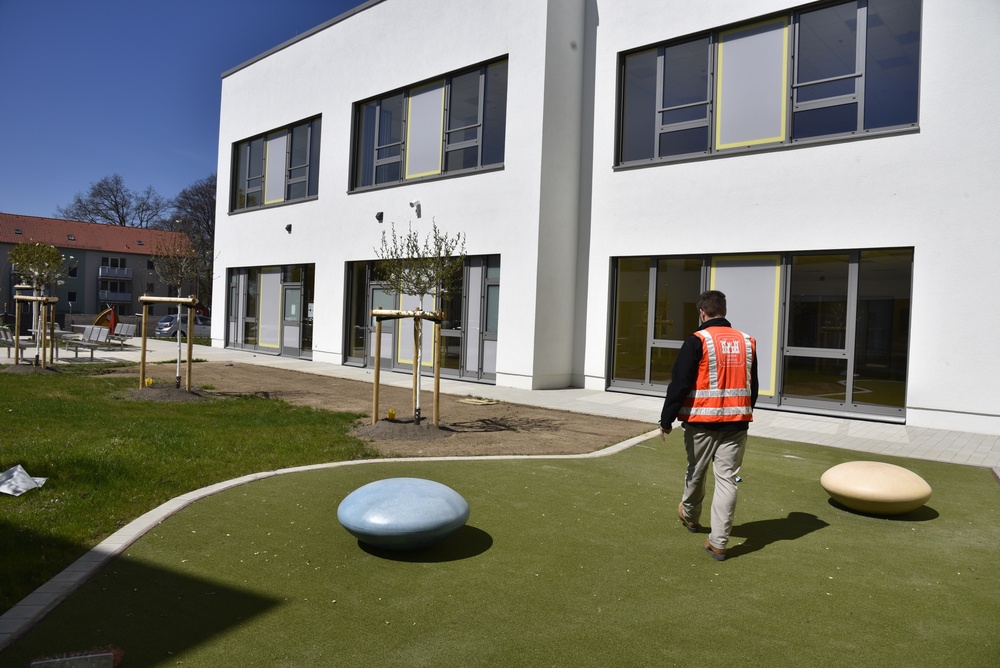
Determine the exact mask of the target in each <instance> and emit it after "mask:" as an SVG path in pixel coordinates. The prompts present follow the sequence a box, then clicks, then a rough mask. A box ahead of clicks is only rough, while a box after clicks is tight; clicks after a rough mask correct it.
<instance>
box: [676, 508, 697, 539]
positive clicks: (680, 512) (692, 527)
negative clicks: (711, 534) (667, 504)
mask: <svg viewBox="0 0 1000 668" xmlns="http://www.w3.org/2000/svg"><path fill="white" fill-rule="evenodd" d="M677 519H679V520H680V521H681V524H683V525H684V528H686V529H687V530H688V531H690V532H691V533H696V532H697V531H699V530H700V529H701V525H700V524H698V523H697V522H692V521H691V520H689V519H688V518H687V516H686V515H685V514H684V504H683V503H678V504H677Z"/></svg>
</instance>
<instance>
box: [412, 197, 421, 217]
mask: <svg viewBox="0 0 1000 668" xmlns="http://www.w3.org/2000/svg"><path fill="white" fill-rule="evenodd" d="M410 208H411V209H413V210H414V211H416V212H417V218H419V217H420V200H418V199H415V200H413V201H412V202H410Z"/></svg>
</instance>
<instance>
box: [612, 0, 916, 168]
mask: <svg viewBox="0 0 1000 668" xmlns="http://www.w3.org/2000/svg"><path fill="white" fill-rule="evenodd" d="M920 9H921V0H852V1H851V2H839V3H835V4H829V5H824V6H821V7H818V8H814V7H812V6H810V7H809V8H808V9H801V10H796V11H793V12H791V14H790V15H784V16H776V17H772V18H768V19H764V20H760V21H756V22H753V23H750V24H745V25H739V26H735V27H732V28H727V29H725V30H718V31H713V32H710V33H707V34H703V35H697V36H693V37H688V38H683V39H680V40H676V41H672V42H668V43H664V44H661V45H659V46H656V47H652V48H648V49H644V50H642V51H637V52H633V53H629V54H626V55H624V56H623V57H622V67H621V80H622V85H621V91H622V92H621V97H620V99H619V132H618V154H617V164H629V163H637V162H643V161H652V160H669V159H675V158H690V157H694V156H697V155H708V154H713V153H721V152H725V151H729V150H739V149H746V148H751V147H752V148H757V147H768V146H780V145H787V144H791V143H795V142H798V141H805V140H814V139H819V138H822V139H828V138H847V137H851V136H856V135H859V134H864V133H868V132H873V131H884V130H891V129H902V128H910V127H915V126H916V125H917V111H918V93H919V62H920Z"/></svg>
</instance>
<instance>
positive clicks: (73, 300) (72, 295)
mask: <svg viewBox="0 0 1000 668" xmlns="http://www.w3.org/2000/svg"><path fill="white" fill-rule="evenodd" d="M66 301H68V302H69V303H70V304H74V303H76V293H75V292H73V291H72V290H71V291H70V292H67V293H66Z"/></svg>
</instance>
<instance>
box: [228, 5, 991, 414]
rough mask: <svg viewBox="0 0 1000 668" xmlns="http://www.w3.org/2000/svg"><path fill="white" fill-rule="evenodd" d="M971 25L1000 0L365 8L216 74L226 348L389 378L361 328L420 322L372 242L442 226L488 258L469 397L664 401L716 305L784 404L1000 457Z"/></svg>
mask: <svg viewBox="0 0 1000 668" xmlns="http://www.w3.org/2000/svg"><path fill="white" fill-rule="evenodd" d="M970 17H975V23H976V24H977V25H982V26H985V27H986V28H987V29H989V28H990V27H1000V5H997V4H996V3H990V2H984V1H982V0H958V1H957V2H952V3H944V2H941V0H922V1H921V0H851V1H835V2H812V3H802V4H789V3H788V2H781V1H777V0H752V1H748V2H742V3H729V2H722V1H721V0H719V1H711V2H700V3H689V2H681V1H679V0H616V1H615V2H605V1H602V0H546V1H539V0H508V1H503V2H501V1H499V0H496V1H494V0H481V1H480V2H477V3H471V4H470V3H462V4H461V5H460V10H459V7H458V3H455V2H454V1H453V0H450V1H449V0H436V1H433V2H422V3H406V2H402V1H401V0H372V1H370V2H367V3H365V4H363V5H361V6H359V7H358V8H357V9H355V10H353V11H351V12H348V13H347V14H344V15H342V16H340V17H337V18H335V19H333V20H331V21H329V22H327V23H326V24H324V25H322V26H318V27H317V28H316V29H314V30H313V31H311V32H309V33H306V34H304V35H302V36H300V37H299V38H297V39H295V40H292V41H290V42H288V43H286V44H283V45H281V46H279V47H277V48H275V49H273V50H271V51H269V52H267V53H265V54H262V55H261V56H260V57H258V58H256V59H254V60H252V61H250V62H248V63H245V64H244V65H241V66H240V67H238V68H235V69H234V70H232V71H230V72H227V73H226V74H224V76H223V84H222V115H221V126H220V146H219V172H218V173H219V196H218V202H219V210H218V215H217V216H216V220H217V230H216V244H217V246H216V255H217V260H216V267H217V270H216V282H215V295H214V297H215V299H216V300H218V301H217V302H216V303H218V304H220V305H221V304H226V317H225V318H221V317H218V316H217V317H216V318H215V319H214V323H213V339H214V342H215V344H216V345H224V346H234V347H240V348H248V349H254V350H260V351H261V352H269V353H273V354H286V355H295V356H301V357H311V358H312V359H316V360H322V361H325V362H331V363H336V364H355V365H371V364H372V363H373V359H372V355H373V354H374V350H375V346H374V327H373V323H372V321H371V318H370V316H369V315H368V313H369V311H370V310H371V309H372V308H377V307H399V308H409V307H412V306H414V305H415V299H414V298H412V297H407V296H406V295H402V296H400V295H394V294H392V293H391V292H390V291H388V290H387V289H386V288H385V286H384V284H382V283H381V282H380V280H379V276H378V274H377V272H376V271H375V263H374V260H375V259H376V257H377V249H378V248H379V246H380V242H381V239H382V235H383V233H387V234H391V233H392V231H393V230H395V231H396V232H397V233H405V232H406V231H407V230H408V229H413V230H415V231H417V232H418V233H419V234H426V233H428V232H429V231H430V229H431V226H432V225H437V226H438V227H439V228H440V229H442V230H444V231H446V232H449V233H458V232H462V233H464V234H465V236H466V243H467V248H466V250H467V253H468V259H467V262H466V266H465V268H464V271H463V275H462V281H461V285H462V287H461V289H460V290H453V291H452V292H450V293H447V294H443V295H442V296H441V297H442V299H441V306H442V307H443V308H444V310H445V311H446V313H447V322H446V323H445V326H444V338H443V342H442V346H441V353H442V360H443V364H444V367H445V373H446V374H450V375H451V376H453V377H456V378H462V379H466V380H469V381H472V382H489V383H496V384H499V385H508V386H514V387H522V388H531V389H545V388H561V387H587V388H591V389H599V390H607V391H609V392H632V393H648V394H657V395H659V394H662V393H663V391H664V390H665V388H666V385H667V384H668V383H669V380H670V370H671V366H672V362H673V359H674V357H675V355H676V353H677V351H678V349H679V348H680V345H681V342H682V341H683V340H684V338H685V337H686V336H687V335H688V334H690V332H691V331H692V330H693V329H694V327H695V326H696V314H695V310H694V302H695V299H696V298H697V295H698V293H699V292H700V291H702V290H704V289H707V288H716V289H721V290H723V291H724V292H726V293H727V295H729V301H730V319H731V320H732V322H733V323H734V325H735V326H737V327H738V328H741V329H744V330H746V331H748V332H749V333H751V334H752V335H753V336H754V337H755V338H756V339H757V341H758V351H759V365H760V371H761V405H762V406H764V407H766V408H771V409H775V410H786V411H791V412H809V413H817V414H834V415H845V416H854V417H862V418H866V419H874V420H885V421H895V422H906V423H907V424H912V425H917V426H927V427H939V428H947V429H956V430H963V431H972V432H984V433H1000V401H998V400H997V399H996V393H995V392H993V391H992V390H990V387H991V384H990V381H989V380H988V379H989V378H990V377H991V375H992V372H993V371H996V370H998V367H1000V363H998V362H996V361H994V360H993V359H992V358H991V356H990V355H989V354H988V350H989V348H988V345H987V346H986V347H985V348H984V347H983V343H981V341H983V339H984V337H983V334H982V331H983V330H980V328H979V327H978V324H979V323H980V322H983V321H985V322H984V323H983V324H985V326H986V329H985V330H984V331H987V332H988V331H992V329H993V326H994V325H996V324H998V323H997V320H998V319H1000V316H998V315H997V313H996V309H995V308H992V306H993V305H994V304H995V302H996V298H995V297H994V296H993V294H991V291H992V286H993V285H995V284H996V283H997V278H998V272H997V270H996V268H995V263H993V262H992V261H991V254H992V248H993V247H994V246H996V244H997V241H1000V238H998V237H1000V232H998V225H997V223H998V211H1000V194H998V189H997V187H996V186H995V183H994V182H995V180H996V174H997V173H1000V169H998V168H1000V159H998V158H997V157H996V155H995V154H994V153H993V152H992V151H990V150H989V149H988V148H987V147H989V146H991V145H992V142H991V141H990V140H991V139H996V138H997V137H998V134H1000V131H998V129H997V128H996V126H995V124H993V123H991V122H990V121H989V120H988V115H987V114H984V113H976V112H974V111H971V110H970V111H969V112H968V113H966V114H962V115H961V116H959V115H957V114H956V113H955V112H956V110H957V109H960V108H961V107H962V105H960V104H959V103H958V102H959V101H960V100H963V99H968V92H969V91H970V90H974V91H975V92H976V93H977V95H976V96H975V99H976V101H977V103H979V102H980V101H981V102H983V103H985V106H984V107H983V108H985V109H989V108H991V107H990V103H991V102H994V101H997V98H998V97H1000V93H998V87H997V85H996V84H995V83H994V80H995V79H996V77H995V76H993V75H995V74H997V70H998V69H1000V46H998V45H997V44H996V43H994V41H991V40H963V41H962V42H961V44H962V47H961V48H957V43H958V39H959V35H960V34H964V33H966V32H967V31H968V29H969V20H970ZM977 106H978V104H977ZM980 291H983V292H984V293H985V296H984V297H979V295H978V294H977V293H978V292H980ZM970 294H973V295H975V296H974V297H972V298H971V299H969V297H968V296H967V295H970ZM960 296H961V297H960ZM966 303H968V305H966ZM980 303H982V306H980ZM960 304H961V306H960ZM427 306H428V305H426V304H425V308H426V307H427ZM984 307H985V308H984ZM973 311H974V313H973ZM424 340H425V342H428V343H426V345H428V346H429V345H430V344H429V340H430V337H425V339H424ZM382 344H383V345H382V346H381V349H382V351H383V353H382V355H383V358H384V359H383V362H382V363H383V365H388V366H389V367H391V368H398V369H409V368H410V365H412V359H413V357H414V356H413V350H412V337H411V336H410V334H409V333H408V332H407V331H404V328H403V327H402V326H401V325H399V324H398V323H397V324H396V328H395V329H394V328H392V327H390V328H388V330H387V331H385V332H384V333H383V342H382ZM429 352H430V351H429V350H426V351H425V355H424V359H425V360H429V359H430V354H429Z"/></svg>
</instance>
